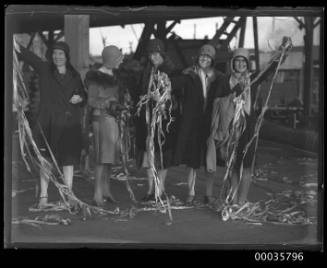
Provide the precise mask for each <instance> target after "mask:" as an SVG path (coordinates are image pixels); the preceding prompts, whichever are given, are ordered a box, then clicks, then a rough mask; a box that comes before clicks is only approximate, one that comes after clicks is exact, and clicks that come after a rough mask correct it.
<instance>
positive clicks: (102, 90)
mask: <svg viewBox="0 0 327 268" xmlns="http://www.w3.org/2000/svg"><path fill="white" fill-rule="evenodd" d="M102 60H103V64H102V66H101V67H100V68H99V69H97V70H90V71H89V72H88V73H87V74H86V77H85V85H86V87H87V89H88V105H89V106H90V107H91V108H92V127H93V135H94V145H95V155H96V157H95V158H96V167H95V187H94V197H93V199H94V202H95V203H96V205H98V206H102V205H103V204H104V201H109V202H112V203H115V202H116V200H115V199H114V197H113V195H112V193H111V190H110V183H109V177H110V173H111V166H112V165H113V164H116V163H117V162H118V160H119V156H120V155H119V154H120V148H119V145H120V143H119V142H120V139H119V136H120V135H119V126H118V122H117V119H116V113H117V112H119V111H118V110H119V109H120V108H122V105H121V104H120V100H121V97H122V95H123V92H122V87H121V85H120V84H121V83H120V81H119V79H118V77H117V74H116V69H118V67H119V65H120V64H121V63H122V61H123V54H122V53H121V51H120V50H119V48H118V47H116V46H107V47H105V48H104V49H103V51H102Z"/></svg>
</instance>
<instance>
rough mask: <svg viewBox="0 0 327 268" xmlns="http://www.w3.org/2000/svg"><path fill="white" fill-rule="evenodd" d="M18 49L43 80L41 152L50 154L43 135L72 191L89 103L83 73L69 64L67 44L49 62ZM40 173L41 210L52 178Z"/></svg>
mask: <svg viewBox="0 0 327 268" xmlns="http://www.w3.org/2000/svg"><path fill="white" fill-rule="evenodd" d="M19 50H20V51H18V52H19V53H18V57H19V59H20V60H23V61H24V62H26V63H27V64H29V65H31V66H32V67H33V68H34V70H35V71H36V72H37V73H38V74H39V77H40V82H39V83H40V84H39V88H40V107H39V111H38V116H37V124H36V126H35V130H36V132H34V133H35V134H36V140H37V143H38V145H39V147H41V151H47V146H46V144H45V142H44V140H43V137H42V132H43V133H44V136H45V138H46V142H47V143H48V144H49V147H50V149H51V151H52V153H53V155H54V157H55V159H56V161H57V163H58V164H59V166H61V167H62V168H63V175H64V183H65V184H66V185H67V186H68V188H69V189H70V190H71V189H72V187H73V174H74V166H75V165H79V161H80V154H81V150H82V127H81V123H82V107H83V105H84V104H85V100H86V94H85V91H84V87H83V83H82V80H81V77H80V74H79V73H78V72H77V71H76V70H75V69H74V67H73V66H72V65H71V63H70V57H69V46H68V45H67V44H66V43H65V42H57V43H55V44H54V45H53V46H52V48H51V50H50V53H48V55H49V56H50V59H49V60H48V61H42V60H41V59H40V58H39V57H38V56H36V55H35V54H34V53H32V52H31V51H29V50H28V49H26V48H24V47H23V46H19ZM40 128H41V129H40ZM47 156H50V154H49V152H47ZM40 173H41V174H40V196H39V202H38V207H39V208H44V207H46V206H47V204H48V184H49V179H48V178H47V177H45V175H44V174H42V172H40Z"/></svg>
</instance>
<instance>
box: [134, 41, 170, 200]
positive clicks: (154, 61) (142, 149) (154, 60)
mask: <svg viewBox="0 0 327 268" xmlns="http://www.w3.org/2000/svg"><path fill="white" fill-rule="evenodd" d="M173 71H174V65H173V63H172V62H171V61H170V60H169V57H168V56H167V54H166V51H165V46H164V43H163V42H162V41H161V40H160V39H152V40H150V41H149V44H148V46H147V62H146V65H145V68H144V70H143V73H142V77H141V79H140V83H139V85H138V86H137V87H136V92H135V96H136V97H135V104H137V103H138V101H139V98H140V97H141V96H143V95H145V94H148V90H149V82H150V81H151V77H153V79H154V81H155V82H158V81H156V79H157V76H156V74H158V73H159V72H160V73H161V74H162V73H165V75H167V76H168V79H170V76H171V74H172V72H173ZM150 90H151V88H150ZM154 105H155V101H154V100H151V101H150V102H149V104H148V109H150V110H152V107H154ZM165 109H166V108H165ZM175 112H176V110H175V109H173V111H172V114H171V115H172V117H175V118H176V115H175ZM146 114H147V108H146V107H144V106H143V107H142V109H141V110H140V114H139V116H137V117H136V118H135V128H136V162H137V166H138V167H139V168H146V170H147V175H148V183H149V187H148V190H147V193H146V195H145V196H144V197H143V198H142V201H144V202H147V201H150V200H154V199H155V194H154V184H153V174H152V170H151V167H150V163H149V157H148V152H147V147H148V146H147V145H148V142H149V140H148V136H149V134H150V133H148V124H149V122H147V121H146V120H147V118H148V117H147V116H146ZM167 114H168V110H167ZM168 122H169V120H168V119H163V122H162V124H163V125H162V130H163V132H164V136H165V138H164V139H165V142H164V144H163V145H162V152H163V167H162V166H161V164H159V162H160V161H159V160H160V159H161V157H160V155H159V141H158V140H157V138H155V140H154V144H155V153H156V157H155V160H156V165H157V166H158V176H159V179H160V185H159V195H161V194H162V193H163V192H164V184H165V183H164V182H165V178H166V175H167V168H168V167H170V166H171V164H172V147H173V140H174V139H173V137H174V135H175V130H176V127H175V126H176V121H173V122H172V123H171V124H170V125H169V130H168V131H167V130H166V126H167V124H168ZM156 131H157V130H156ZM157 136H158V135H157V134H156V135H155V137H157Z"/></svg>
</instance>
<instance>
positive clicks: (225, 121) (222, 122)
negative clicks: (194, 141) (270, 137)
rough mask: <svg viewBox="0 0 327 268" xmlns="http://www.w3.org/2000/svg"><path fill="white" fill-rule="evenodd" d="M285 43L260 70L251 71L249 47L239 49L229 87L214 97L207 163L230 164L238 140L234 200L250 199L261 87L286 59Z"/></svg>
mask: <svg viewBox="0 0 327 268" xmlns="http://www.w3.org/2000/svg"><path fill="white" fill-rule="evenodd" d="M288 41H290V42H291V40H290V39H289V38H284V39H283V44H282V46H283V45H284V43H286V42H288ZM282 46H281V47H280V49H279V50H278V51H277V52H276V54H275V55H274V56H273V58H272V59H271V61H270V62H269V64H268V65H267V66H266V67H265V68H264V69H263V71H262V72H260V73H258V72H256V73H251V72H250V58H249V51H248V50H247V49H244V48H238V49H236V50H235V51H234V52H233V57H232V59H231V63H230V69H231V70H230V75H229V76H228V77H227V79H226V80H225V86H223V87H222V88H225V89H226V88H227V89H228V90H227V91H226V90H224V92H222V91H221V92H218V93H217V97H218V98H217V99H215V100H214V104H213V113H212V124H211V135H210V137H209V139H208V141H207V142H208V151H207V162H206V164H207V169H210V170H214V169H215V166H216V163H217V165H218V166H226V165H227V161H228V160H229V158H230V157H231V151H232V150H231V148H233V146H234V145H235V144H236V150H235V153H236V155H235V158H234V161H232V163H233V164H232V170H231V177H230V179H231V189H232V191H231V192H232V193H233V192H235V194H233V195H232V203H234V204H240V205H242V204H244V203H245V202H246V201H247V196H248V192H249V187H250V184H251V178H252V166H253V164H254V161H255V149H256V139H252V137H253V136H254V134H255V127H256V124H257V119H258V115H259V113H260V111H261V107H259V105H257V98H258V96H257V95H258V94H257V89H258V86H259V85H260V83H261V82H262V81H264V80H266V79H267V78H268V77H269V76H270V75H271V74H273V73H274V72H275V71H276V68H277V66H278V64H279V62H280V60H281V62H283V61H284V60H285V59H286V57H287V53H285V54H284V57H283V59H281V55H282V53H281V48H282ZM286 52H287V50H286ZM226 93H228V94H227V95H226ZM237 103H239V104H240V103H241V105H239V106H238V107H241V108H240V110H238V109H237ZM236 113H238V116H237V119H236V117H235V115H236ZM215 147H216V148H215ZM216 149H217V154H216ZM216 156H217V158H216ZM211 183H212V182H211Z"/></svg>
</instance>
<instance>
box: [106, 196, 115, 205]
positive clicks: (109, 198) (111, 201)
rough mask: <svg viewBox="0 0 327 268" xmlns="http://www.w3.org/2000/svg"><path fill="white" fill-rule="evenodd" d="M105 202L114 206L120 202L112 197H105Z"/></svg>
mask: <svg viewBox="0 0 327 268" xmlns="http://www.w3.org/2000/svg"><path fill="white" fill-rule="evenodd" d="M103 200H104V202H108V203H112V204H117V203H118V201H117V200H115V199H114V198H113V197H112V196H105V197H103Z"/></svg>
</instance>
